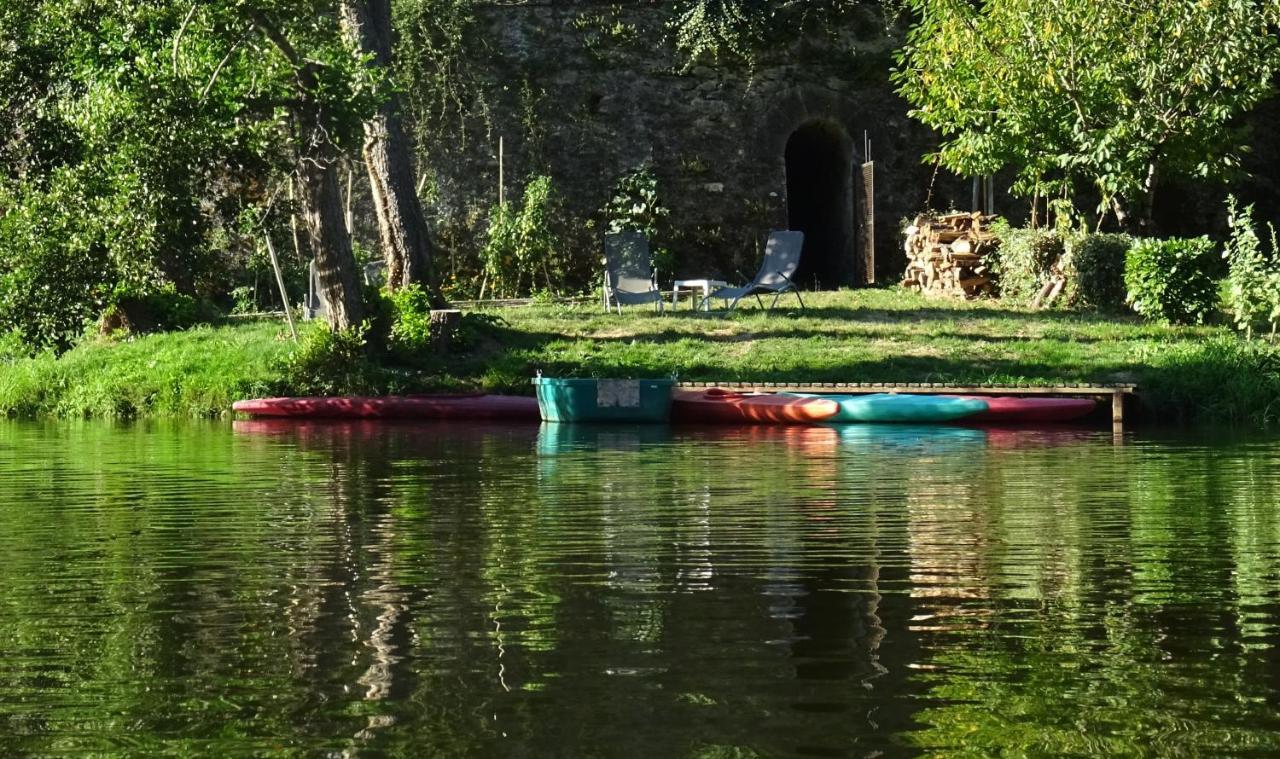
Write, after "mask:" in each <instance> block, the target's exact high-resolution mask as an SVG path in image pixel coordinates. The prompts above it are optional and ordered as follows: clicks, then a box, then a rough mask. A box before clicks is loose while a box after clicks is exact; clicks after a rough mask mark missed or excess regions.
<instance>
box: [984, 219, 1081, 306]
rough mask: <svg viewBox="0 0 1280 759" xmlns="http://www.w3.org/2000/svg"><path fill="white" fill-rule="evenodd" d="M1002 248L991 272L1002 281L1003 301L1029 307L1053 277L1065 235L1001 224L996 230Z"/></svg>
mask: <svg viewBox="0 0 1280 759" xmlns="http://www.w3.org/2000/svg"><path fill="white" fill-rule="evenodd" d="M996 234H997V235H998V236H999V237H1000V248H999V249H998V250H997V251H996V253H995V254H994V256H993V258H992V262H991V268H992V270H993V271H994V272H995V274H996V276H997V277H998V278H999V281H1000V297H1001V299H1003V300H1008V301H1010V302H1013V303H1017V304H1019V305H1024V306H1025V305H1030V304H1031V302H1032V301H1033V300H1035V297H1036V295H1038V294H1039V293H1040V291H1041V290H1042V289H1044V286H1045V284H1046V283H1047V282H1048V281H1049V280H1050V278H1051V277H1052V276H1053V267H1054V266H1055V265H1056V264H1057V263H1058V261H1059V260H1060V259H1061V258H1062V256H1063V254H1064V253H1065V251H1066V246H1065V244H1064V241H1063V237H1062V235H1060V234H1058V233H1057V232H1055V231H1052V230H1046V229H1014V228H1013V227H1010V226H1009V225H1008V224H1005V223H1003V222H1001V223H1000V224H999V225H998V226H997V228H996Z"/></svg>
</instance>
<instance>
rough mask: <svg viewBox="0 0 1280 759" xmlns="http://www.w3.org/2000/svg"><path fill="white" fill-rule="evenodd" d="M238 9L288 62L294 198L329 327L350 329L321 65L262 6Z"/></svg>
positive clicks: (350, 291) (352, 265) (357, 294)
mask: <svg viewBox="0 0 1280 759" xmlns="http://www.w3.org/2000/svg"><path fill="white" fill-rule="evenodd" d="M244 12H245V14H246V17H247V18H248V20H249V21H251V22H252V23H253V25H254V26H256V27H257V28H258V29H259V30H261V32H262V33H263V35H264V36H266V38H267V39H268V40H270V41H271V43H272V44H273V45H275V47H276V49H277V50H279V51H280V53H281V54H282V55H283V56H284V57H285V58H286V59H287V60H288V61H289V63H290V64H291V65H292V66H293V69H294V81H295V82H296V84H297V93H296V94H297V96H298V99H297V101H296V102H295V103H294V105H293V118H294V122H295V127H296V129H297V132H296V134H295V137H294V142H295V145H296V146H297V149H298V169H297V171H298V187H299V192H298V199H299V200H300V201H301V205H302V213H303V217H304V219H305V221H306V226H307V238H308V240H309V241H310V242H311V254H312V255H313V256H315V259H316V273H317V275H318V278H319V279H320V289H321V290H322V291H323V295H324V300H325V306H326V307H327V309H328V312H329V326H330V327H331V328H333V329H335V330H345V329H350V328H352V327H355V326H356V325H358V324H360V322H361V321H363V319H364V308H363V301H362V295H363V294H362V293H361V291H360V285H359V281H358V279H357V278H356V257H355V254H354V253H353V252H352V251H351V235H350V232H349V230H347V227H346V214H345V211H344V208H343V204H342V189H341V188H340V186H339V184H338V168H337V166H338V155H337V147H336V146H335V145H334V144H333V143H332V142H331V141H330V139H329V135H328V133H327V131H326V130H325V127H324V125H325V124H328V123H329V115H328V114H327V113H326V111H325V105H324V101H323V99H322V98H320V97H319V94H320V89H321V88H320V82H319V79H318V77H317V71H318V69H319V67H320V65H321V64H318V63H316V62H314V61H309V60H307V59H305V58H304V57H303V56H302V55H301V54H300V53H299V52H298V50H297V49H296V48H294V46H293V43H292V42H290V41H289V38H288V36H287V35H286V34H285V33H284V30H283V29H281V27H280V26H279V25H277V24H276V23H275V22H273V21H272V19H271V18H270V17H269V15H268V14H267V13H266V12H264V10H263V9H261V8H256V7H253V6H249V7H247V8H245V9H244Z"/></svg>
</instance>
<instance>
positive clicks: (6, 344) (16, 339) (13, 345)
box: [0, 330, 31, 364]
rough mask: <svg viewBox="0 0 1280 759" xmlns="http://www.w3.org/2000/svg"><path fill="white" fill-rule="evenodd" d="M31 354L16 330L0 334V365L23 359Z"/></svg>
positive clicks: (20, 334)
mask: <svg viewBox="0 0 1280 759" xmlns="http://www.w3.org/2000/svg"><path fill="white" fill-rule="evenodd" d="M30 352H31V349H30V348H28V347H27V342H26V341H25V340H23V339H22V333H21V332H18V331H17V330H11V331H9V332H0V364H3V363H5V362H8V361H14V360H16V359H19V358H23V357H24V356H26V355H28V354H29V353H30Z"/></svg>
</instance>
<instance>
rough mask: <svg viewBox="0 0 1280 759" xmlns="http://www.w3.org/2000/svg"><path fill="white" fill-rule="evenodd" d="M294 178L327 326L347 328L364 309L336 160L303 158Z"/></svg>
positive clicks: (359, 320)
mask: <svg viewBox="0 0 1280 759" xmlns="http://www.w3.org/2000/svg"><path fill="white" fill-rule="evenodd" d="M298 180H299V181H298V186H299V188H300V193H299V194H300V196H301V201H302V211H303V216H304V218H305V220H306V226H307V238H308V240H309V241H310V243H311V251H312V253H313V254H314V255H315V258H316V273H317V275H318V276H319V279H320V288H321V290H322V291H323V294H324V301H325V305H326V306H327V307H328V311H329V326H330V327H332V328H333V329H335V330H341V329H350V328H351V327H354V326H356V325H357V324H359V323H360V322H361V320H363V319H364V309H363V304H362V302H361V292H360V286H359V282H357V281H356V258H355V254H354V253H352V251H351V236H350V235H349V234H348V233H347V229H346V224H345V221H344V213H343V207H342V188H341V186H340V184H339V182H338V169H337V162H336V161H333V160H323V159H322V160H317V159H314V158H304V159H303V160H302V161H300V162H299V164H298Z"/></svg>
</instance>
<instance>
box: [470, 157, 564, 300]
mask: <svg viewBox="0 0 1280 759" xmlns="http://www.w3.org/2000/svg"><path fill="white" fill-rule="evenodd" d="M554 206H555V194H554V189H553V187H552V183H551V177H547V176H536V177H531V178H530V179H529V182H528V184H527V185H526V186H525V189H524V199H523V202H522V204H521V206H520V208H519V209H516V208H514V207H513V206H512V205H509V204H504V205H498V206H495V207H494V209H493V211H492V213H491V214H490V216H489V234H488V238H487V240H486V241H485V244H484V248H483V249H482V250H481V254H480V256H481V259H482V260H483V262H484V276H485V279H486V281H487V282H488V284H489V289H490V291H491V292H493V293H494V294H495V295H499V296H502V295H509V296H517V295H522V294H525V293H528V292H532V291H534V290H537V289H539V288H540V287H543V286H545V287H546V288H547V289H549V290H555V289H557V283H558V282H562V281H563V279H564V275H565V271H564V270H565V268H566V267H565V265H564V262H563V261H562V260H561V251H562V249H563V246H562V245H561V244H560V239H559V235H558V234H557V232H556V231H555V229H554V228H553V226H552V219H553V218H554V217H555V215H556V212H555V207H554ZM539 279H541V280H542V284H541V285H540V284H538V280H539Z"/></svg>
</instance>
